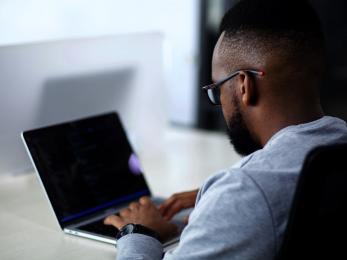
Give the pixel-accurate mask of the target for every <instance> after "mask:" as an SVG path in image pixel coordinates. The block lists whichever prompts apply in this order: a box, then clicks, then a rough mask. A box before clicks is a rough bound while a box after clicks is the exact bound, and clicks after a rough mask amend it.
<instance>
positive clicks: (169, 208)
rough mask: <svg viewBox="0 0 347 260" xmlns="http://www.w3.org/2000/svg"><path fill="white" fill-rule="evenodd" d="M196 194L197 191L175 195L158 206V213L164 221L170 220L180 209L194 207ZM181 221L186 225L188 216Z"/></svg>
mask: <svg viewBox="0 0 347 260" xmlns="http://www.w3.org/2000/svg"><path fill="white" fill-rule="evenodd" d="M197 194H198V190H192V191H186V192H181V193H176V194H174V195H172V196H171V197H170V198H168V199H167V200H166V201H164V202H163V203H162V204H161V205H160V206H159V211H160V213H161V214H162V216H163V218H164V219H165V220H171V219H172V217H173V216H174V215H175V214H176V213H178V212H179V211H181V210H182V209H187V208H192V207H194V205H195V200H196V196H197ZM183 221H184V222H185V223H188V216H187V217H185V219H184V220H183Z"/></svg>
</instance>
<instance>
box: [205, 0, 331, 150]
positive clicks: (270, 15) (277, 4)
mask: <svg viewBox="0 0 347 260" xmlns="http://www.w3.org/2000/svg"><path fill="white" fill-rule="evenodd" d="M220 31H221V35H220V37H219V40H218V42H217V44H216V47H215V50H214V53H213V60H212V78H213V80H214V81H215V82H218V81H220V80H222V79H224V78H226V77H227V76H228V75H230V74H231V73H232V72H234V71H237V70H240V73H239V74H238V75H237V76H236V77H234V78H232V79H230V80H228V81H227V82H225V83H224V84H223V85H222V86H221V89H220V91H221V95H220V99H221V104H222V110H223V114H224V117H225V120H226V122H227V126H228V135H229V137H230V140H231V142H232V144H233V145H234V147H235V150H236V151H237V152H239V153H240V154H243V155H246V154H250V153H252V152H253V151H255V150H257V149H260V148H261V147H262V146H263V145H264V144H265V143H266V141H267V140H268V139H269V138H270V137H271V136H272V135H273V134H274V133H275V132H277V131H278V130H279V129H281V128H283V127H285V126H287V125H290V124H295V123H301V122H305V121H309V120H312V119H315V118H317V117H319V115H320V113H321V108H320V101H319V90H318V86H319V82H320V80H321V77H322V75H323V74H324V70H325V66H324V64H325V62H324V39H323V35H322V32H321V27H320V23H319V20H318V18H317V16H316V14H315V12H314V11H313V9H312V8H311V6H310V5H309V4H308V3H307V2H306V1H305V0H282V1H278V0H241V1H239V2H238V3H237V4H236V5H235V6H234V7H233V8H232V9H231V10H229V11H228V12H227V13H226V15H225V16H224V18H223V21H222V24H221V29H220ZM247 69H253V70H258V71H263V72H265V74H264V75H263V76H261V75H260V76H259V75H255V74H252V73H249V72H247V71H246V70H247Z"/></svg>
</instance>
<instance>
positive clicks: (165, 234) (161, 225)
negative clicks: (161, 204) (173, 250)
mask: <svg viewBox="0 0 347 260" xmlns="http://www.w3.org/2000/svg"><path fill="white" fill-rule="evenodd" d="M129 223H134V224H141V225H143V226H145V227H147V228H150V229H152V230H154V231H155V232H157V233H158V234H159V236H160V238H161V240H162V241H165V240H167V239H169V238H171V237H173V236H175V235H176V234H177V226H176V225H174V224H173V223H170V222H168V221H166V220H165V219H164V218H163V217H162V216H161V214H160V212H159V210H158V209H157V207H156V206H155V205H154V204H153V203H152V202H151V201H150V199H149V198H148V197H142V198H141V199H140V200H139V202H133V203H131V204H130V205H129V207H128V208H125V209H123V210H121V211H120V213H119V215H111V216H108V217H107V218H105V220H104V224H105V225H112V226H114V227H116V228H118V229H121V228H122V227H124V226H125V225H126V224H129Z"/></svg>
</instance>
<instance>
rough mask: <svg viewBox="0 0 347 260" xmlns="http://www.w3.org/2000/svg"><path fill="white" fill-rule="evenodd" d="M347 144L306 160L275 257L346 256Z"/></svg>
mask: <svg viewBox="0 0 347 260" xmlns="http://www.w3.org/2000/svg"><path fill="white" fill-rule="evenodd" d="M346 208H347V144H342V145H333V146H324V147H318V148H316V149H314V150H313V151H311V152H310V153H309V154H308V156H307V157H306V159H305V162H304V165H303V169H302V171H301V174H300V177H299V180H298V185H297V188H296V192H295V195H294V199H293V203H292V208H291V212H290V215H289V219H288V225H287V228H286V231H285V234H284V239H283V244H282V245H281V248H280V250H279V253H278V255H277V258H276V260H289V259H290V260H294V259H347V238H346V236H347V214H346V212H347V210H346Z"/></svg>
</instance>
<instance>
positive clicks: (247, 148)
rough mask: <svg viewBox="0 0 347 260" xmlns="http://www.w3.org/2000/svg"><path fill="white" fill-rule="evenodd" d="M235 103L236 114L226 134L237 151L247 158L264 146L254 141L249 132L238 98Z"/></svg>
mask: <svg viewBox="0 0 347 260" xmlns="http://www.w3.org/2000/svg"><path fill="white" fill-rule="evenodd" d="M233 103H234V104H235V112H234V113H233V115H232V116H231V118H229V119H228V121H227V130H226V132H227V135H228V137H229V140H230V143H231V145H232V146H234V149H235V151H236V152H237V153H238V154H240V155H242V156H246V155H249V154H251V153H253V152H255V151H257V150H259V149H262V146H261V144H260V143H258V142H257V141H255V140H254V138H253V137H252V135H251V133H250V131H249V130H248V128H247V126H246V123H245V121H244V119H243V116H242V113H241V111H240V106H239V103H238V100H237V99H236V98H235V99H234V102H233Z"/></svg>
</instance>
